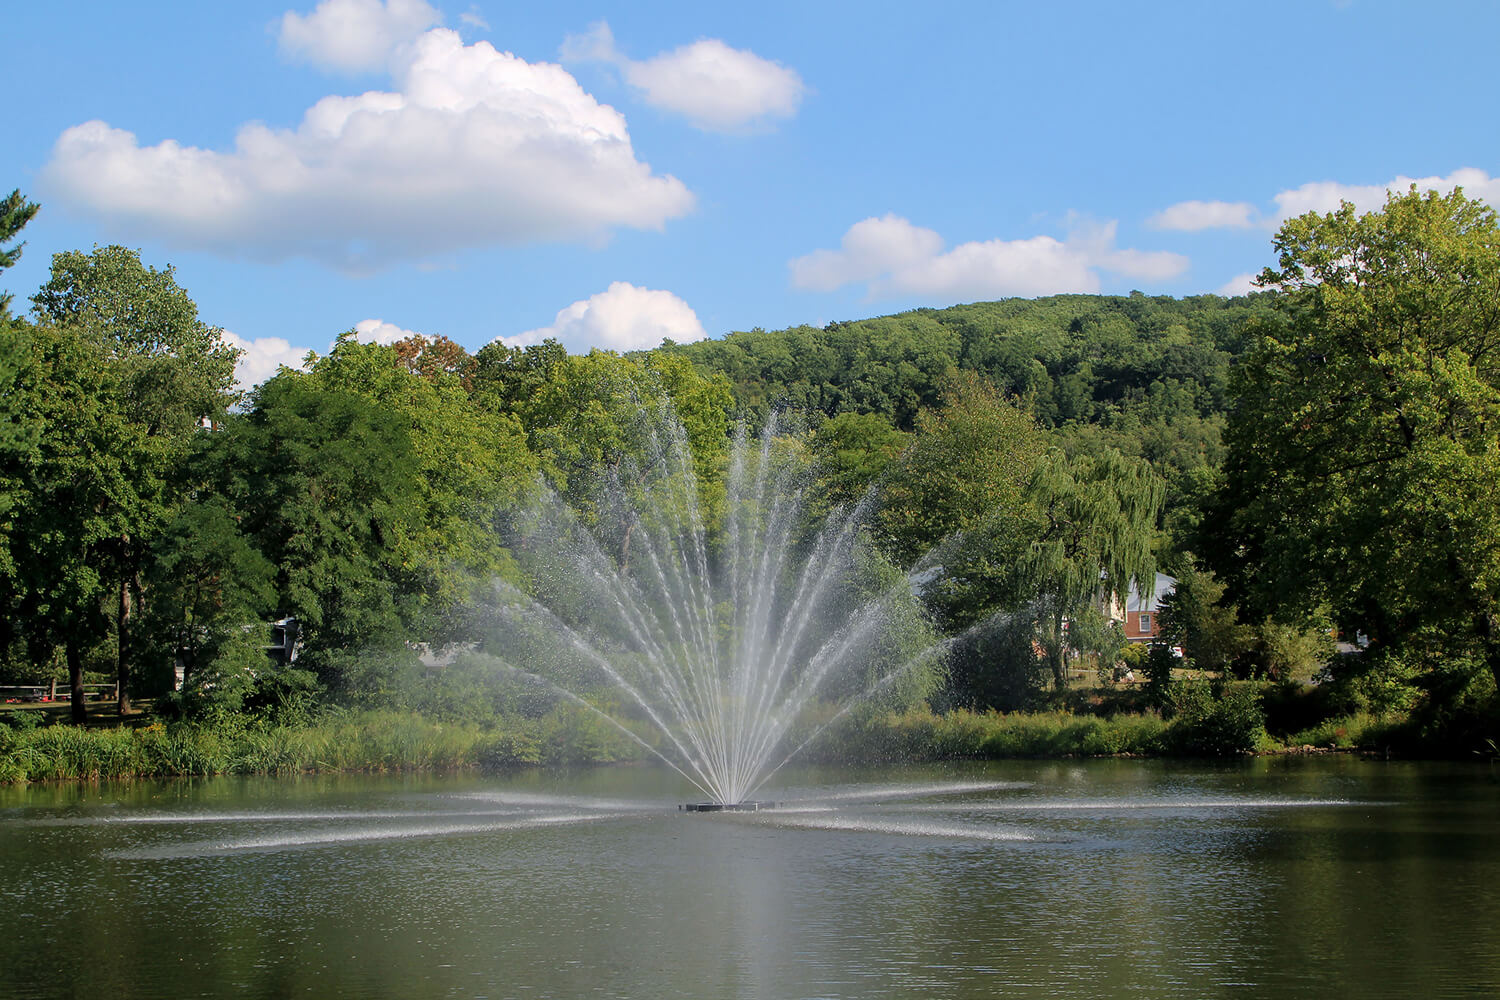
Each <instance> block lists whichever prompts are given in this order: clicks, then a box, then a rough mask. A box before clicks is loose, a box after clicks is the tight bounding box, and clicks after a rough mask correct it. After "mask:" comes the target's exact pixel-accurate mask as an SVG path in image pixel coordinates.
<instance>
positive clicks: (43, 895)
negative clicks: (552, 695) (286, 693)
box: [0, 757, 1500, 1000]
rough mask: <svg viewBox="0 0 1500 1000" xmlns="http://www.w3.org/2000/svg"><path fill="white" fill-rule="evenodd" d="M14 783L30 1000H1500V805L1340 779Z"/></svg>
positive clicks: (1467, 781) (1186, 775)
mask: <svg viewBox="0 0 1500 1000" xmlns="http://www.w3.org/2000/svg"><path fill="white" fill-rule="evenodd" d="M759 797H760V798H774V799H777V800H780V801H782V802H783V803H784V804H783V805H782V806H781V807H780V808H778V809H776V810H773V811H767V812H761V813H756V814H708V815H704V814H694V813H684V812H679V811H677V810H676V808H675V807H676V804H677V803H679V802H683V801H691V800H692V796H691V795H690V794H688V792H687V790H686V789H685V788H683V787H680V782H679V780H678V779H676V778H675V776H673V775H671V774H670V773H669V772H665V771H662V770H658V769H655V768H649V767H629V768H604V769H597V770H590V771H585V772H579V773H574V774H557V773H546V774H539V773H525V774H519V775H512V776H478V775H462V776H448V777H433V776H422V777H407V778H387V777H364V776H353V777H350V776H341V777H326V778H325V777H317V778H302V779H249V780H245V779H228V778H225V779H215V780H197V781H178V782H163V783H138V784H134V785H128V786H118V787H115V786H105V787H99V786H82V785H67V786H55V785H53V786H39V787H30V788H0V931H3V933H0V977H3V978H0V994H4V995H6V996H16V997H75V996H84V997H93V998H100V1000H102V998H106V997H109V998H114V997H187V996H207V997H235V996H254V997H261V996H276V997H281V996H288V997H289V996H318V997H322V996H350V997H401V998H408V997H497V998H498V997H585V996H587V997H633V998H661V997H691V998H715V997H762V998H778V1000H779V998H795V997H828V998H834V997H837V998H874V997H924V998H925V997H996V996H1005V997H1183V998H1187V997H1192V998H1201V997H1319V998H1327V997H1336V996H1357V997H1362V998H1367V997H1414V996H1424V997H1478V996H1497V995H1500V777H1497V772H1496V771H1495V770H1494V769H1493V768H1492V767H1490V766H1487V765H1484V764H1479V763H1476V764H1471V765H1462V766H1460V765H1439V764H1414V763H1386V762H1378V761H1364V760H1357V759H1352V758H1347V757H1323V758H1275V759H1257V760H1249V761H1236V762H1232V763H1226V764H1223V765H1211V764H1201V763H1198V764H1183V763H1180V762H1164V761H1116V760H1107V761H1062V762H1055V761H1054V762H1028V761H1022V762H1014V761H1012V762H998V763H988V764H972V765H963V766H952V767H920V768H916V767H913V768H883V769H859V770H848V769H840V770H816V769H803V770H797V771H792V770H788V771H786V772H783V773H782V774H780V775H778V777H777V781H776V784H775V786H774V787H772V788H768V789H763V790H762V792H761V793H760V795H759Z"/></svg>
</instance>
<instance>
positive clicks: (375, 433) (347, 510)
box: [215, 372, 427, 687]
mask: <svg viewBox="0 0 1500 1000" xmlns="http://www.w3.org/2000/svg"><path fill="white" fill-rule="evenodd" d="M216 438H217V439H216V441H215V447H218V448H222V449H224V450H225V454H224V457H223V458H222V459H221V460H220V461H219V463H218V469H219V470H220V472H219V475H220V477H221V479H220V481H219V482H218V483H217V484H215V491H216V492H217V493H218V494H219V495H222V496H224V497H226V498H227V499H228V501H229V503H230V504H231V505H232V507H233V508H235V509H237V510H240V511H243V512H244V516H243V522H242V524H243V530H244V531H245V533H246V534H247V535H249V536H250V537H251V538H253V539H254V542H255V547H256V549H258V550H259V551H260V552H261V553H262V554H264V556H265V557H266V558H267V559H268V560H270V562H271V564H272V565H273V566H275V568H276V597H277V604H278V610H279V611H280V612H281V613H283V614H290V615H294V616H296V617H297V619H298V620H299V621H300V622H301V623H302V626H303V635H304V636H305V640H306V644H307V656H308V659H309V661H310V662H311V663H312V664H313V665H314V666H315V667H316V668H317V669H318V670H319V671H320V673H321V675H322V678H323V680H324V682H325V683H327V684H329V685H330V686H332V687H340V686H343V685H346V684H347V682H348V681H349V678H348V676H347V674H346V670H345V668H346V667H347V666H348V665H349V663H350V662H351V661H350V660H349V657H351V656H353V655H354V654H356V653H358V652H359V651H361V650H363V649H365V648H369V647H379V646H392V645H400V643H401V642H402V641H404V640H406V639H408V638H414V637H416V636H417V635H418V634H419V633H420V630H421V626H422V625H423V623H424V619H423V613H424V610H425V608H426V605H427V595H426V588H425V583H426V579H425V575H424V573H423V566H422V564H421V562H420V555H421V553H420V550H419V548H418V546H417V545H416V540H417V539H418V538H419V537H420V536H421V534H422V532H423V529H424V525H423V513H424V509H423V504H422V497H421V486H420V484H419V483H418V470H419V469H420V460H419V457H418V455H417V453H416V449H415V448H414V446H413V443H412V431H411V425H410V420H409V419H407V418H405V417H403V416H402V415H401V414H400V413H398V412H395V411H393V410H392V409H390V408H388V407H384V406H381V405H379V404H377V403H375V402H373V401H371V400H370V399H368V398H366V397H365V396H363V395H361V394H358V393H354V392H350V391H347V390H343V389H324V388H322V387H320V386H318V385H317V383H316V381H315V380H313V379H312V378H311V377H310V376H307V375H303V374H299V373H295V372H284V373H282V374H280V375H277V376H276V377H274V378H271V379H268V380H267V381H266V382H264V383H262V384H261V386H260V387H259V389H257V390H256V392H255V394H254V396H253V398H252V405H251V408H250V410H249V412H248V413H246V414H244V415H243V416H240V417H236V418H233V419H231V420H230V421H228V422H227V424H226V425H225V429H224V431H223V433H222V435H220V436H216Z"/></svg>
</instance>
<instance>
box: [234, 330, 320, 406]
mask: <svg viewBox="0 0 1500 1000" xmlns="http://www.w3.org/2000/svg"><path fill="white" fill-rule="evenodd" d="M220 336H221V337H222V338H223V340H224V342H225V343H226V344H228V345H229V346H231V347H237V348H239V350H240V356H239V360H238V361H236V362H235V365H234V380H235V382H236V383H237V387H238V388H239V389H240V390H242V391H243V390H245V389H250V388H253V387H255V386H257V385H260V384H261V383H262V382H264V381H265V380H266V379H268V378H270V377H271V376H272V375H275V374H276V372H277V371H278V370H280V369H281V368H282V366H285V367H287V368H301V367H302V360H303V359H304V358H305V357H307V351H308V349H307V348H306V347H293V346H292V344H291V342H289V341H287V340H285V339H283V338H281V337H255V338H253V339H246V338H244V337H241V336H240V335H239V334H237V333H231V332H230V331H228V330H224V331H222V332H221V334H220Z"/></svg>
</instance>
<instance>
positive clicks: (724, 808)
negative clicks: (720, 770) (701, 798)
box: [677, 802, 776, 813]
mask: <svg viewBox="0 0 1500 1000" xmlns="http://www.w3.org/2000/svg"><path fill="white" fill-rule="evenodd" d="M774 808H776V803H775V802H684V803H683V804H682V805H680V806H678V807H677V811H678V812H690V813H719V812H751V813H753V812H760V811H761V810H762V809H774Z"/></svg>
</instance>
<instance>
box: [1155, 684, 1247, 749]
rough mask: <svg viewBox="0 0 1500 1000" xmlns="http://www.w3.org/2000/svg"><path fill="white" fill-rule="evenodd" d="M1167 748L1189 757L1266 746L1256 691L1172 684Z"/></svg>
mask: <svg viewBox="0 0 1500 1000" xmlns="http://www.w3.org/2000/svg"><path fill="white" fill-rule="evenodd" d="M1168 705H1169V708H1170V714H1171V719H1172V721H1171V725H1170V727H1169V728H1168V730H1167V747H1168V748H1169V749H1170V750H1172V751H1173V752H1175V753H1180V754H1187V755H1190V756H1204V757H1229V756H1233V755H1235V754H1243V753H1253V752H1255V751H1256V750H1263V749H1269V748H1270V746H1271V740H1270V737H1269V736H1267V735H1266V720H1265V716H1264V715H1262V714H1261V710H1260V693H1259V692H1258V691H1257V690H1256V689H1255V688H1253V687H1251V686H1250V685H1245V684H1231V685H1219V686H1218V690H1215V689H1214V686H1213V685H1210V684H1207V683H1204V682H1202V681H1193V682H1187V681H1182V682H1178V683H1174V684H1173V685H1172V688H1171V691H1170V693H1169V695H1168Z"/></svg>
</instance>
